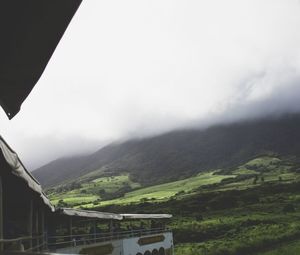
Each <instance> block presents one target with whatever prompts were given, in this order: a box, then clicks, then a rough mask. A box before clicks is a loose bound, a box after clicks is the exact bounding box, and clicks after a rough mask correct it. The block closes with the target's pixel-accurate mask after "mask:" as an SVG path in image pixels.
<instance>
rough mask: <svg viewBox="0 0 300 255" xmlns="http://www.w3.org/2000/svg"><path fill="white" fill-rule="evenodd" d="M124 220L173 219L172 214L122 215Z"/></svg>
mask: <svg viewBox="0 0 300 255" xmlns="http://www.w3.org/2000/svg"><path fill="white" fill-rule="evenodd" d="M121 216H123V218H124V219H171V218H172V215H171V214H121Z"/></svg>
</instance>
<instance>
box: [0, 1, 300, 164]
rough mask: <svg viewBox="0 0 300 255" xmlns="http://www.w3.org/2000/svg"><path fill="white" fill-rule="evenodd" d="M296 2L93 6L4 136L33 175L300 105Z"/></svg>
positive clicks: (87, 5) (299, 5)
mask: <svg viewBox="0 0 300 255" xmlns="http://www.w3.org/2000/svg"><path fill="white" fill-rule="evenodd" d="M299 81H300V2H299V1H298V0H263V1H262V0H247V1H246V0H226V1H224V0H218V1H217V0H206V1H205V0H194V1H193V0H180V1H176V0H168V1H166V0H149V1H145V0H135V1H132V0H128V1H123V0H118V1H117V0H110V1H101V0H85V1H83V3H82V5H81V6H80V8H79V10H78V12H77V13H76V15H75V17H74V19H73V21H72V22H71V24H70V26H69V28H68V30H67V31H66V33H65V35H64V37H63V39H62V40H61V42H60V44H59V46H58V47H57V49H56V51H55V53H54V55H53V57H52V59H51V61H50V62H49V65H48V67H47V68H46V70H45V72H44V74H43V76H42V78H41V79H40V80H39V82H38V83H37V85H36V87H35V88H34V90H33V92H32V93H31V94H30V96H29V97H28V98H27V100H26V101H25V103H24V104H23V106H22V109H21V112H20V113H19V114H18V115H17V116H16V117H15V118H14V119H13V120H12V121H9V120H8V119H7V118H6V116H5V114H4V112H3V111H2V110H1V111H0V122H1V126H0V133H1V134H2V136H4V138H5V139H6V140H7V141H8V143H10V144H11V146H12V147H13V148H14V149H15V150H16V151H17V152H18V153H19V155H20V157H21V159H22V160H23V161H24V162H25V164H26V165H27V166H28V167H29V168H30V169H32V168H35V167H37V166H39V165H41V164H43V163H46V162H47V161H49V160H52V159H55V158H58V157H60V156H63V155H70V154H73V153H81V152H89V151H93V150H95V149H97V148H99V147H100V146H102V145H104V144H105V143H108V142H109V141H114V140H117V139H124V138H127V137H134V136H143V135H152V134H156V133H161V132H165V131H169V130H172V129H175V128H182V127H186V126H191V125H198V126H199V127H201V126H203V125H206V124H207V123H214V122H220V121H227V120H236V119H239V118H248V117H255V116H261V115H265V114H269V113H276V112H285V111H298V110H299V108H300V104H299V103H298V101H299V99H300V83H299Z"/></svg>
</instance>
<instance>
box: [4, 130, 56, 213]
mask: <svg viewBox="0 0 300 255" xmlns="http://www.w3.org/2000/svg"><path fill="white" fill-rule="evenodd" d="M0 152H2V154H3V156H4V159H5V160H6V162H7V163H8V165H9V166H10V170H11V174H13V175H15V176H16V177H18V178H21V179H22V180H23V181H24V182H25V183H26V184H27V186H28V187H29V188H30V189H31V190H33V191H34V192H36V193H37V194H38V195H39V196H40V198H41V199H42V201H43V203H44V204H45V205H46V206H48V207H49V208H50V210H51V211H54V207H53V205H52V204H51V202H50V200H49V199H48V197H47V196H46V195H45V193H44V192H43V189H42V187H41V185H40V183H39V182H38V181H37V180H36V179H35V178H34V177H33V176H32V175H31V174H30V173H29V172H28V171H27V170H26V168H25V167H24V165H23V164H22V162H21V160H20V159H19V157H18V155H17V153H15V152H14V151H13V150H12V149H11V148H10V147H9V146H8V144H7V143H6V142H5V141H4V139H3V138H2V137H1V136H0ZM0 170H1V169H0Z"/></svg>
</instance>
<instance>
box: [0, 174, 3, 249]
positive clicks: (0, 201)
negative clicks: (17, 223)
mask: <svg viewBox="0 0 300 255" xmlns="http://www.w3.org/2000/svg"><path fill="white" fill-rule="evenodd" d="M3 237H4V236H3V188H2V178H1V176H0V240H1V239H3ZM2 251H3V243H1V242H0V253H1V252H2Z"/></svg>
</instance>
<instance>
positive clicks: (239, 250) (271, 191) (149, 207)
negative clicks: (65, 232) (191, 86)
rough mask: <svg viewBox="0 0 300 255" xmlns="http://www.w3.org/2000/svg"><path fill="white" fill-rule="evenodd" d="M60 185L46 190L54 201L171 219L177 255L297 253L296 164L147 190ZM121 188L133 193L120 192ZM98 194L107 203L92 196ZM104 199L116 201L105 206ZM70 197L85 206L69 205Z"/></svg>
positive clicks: (262, 165)
mask: <svg viewBox="0 0 300 255" xmlns="http://www.w3.org/2000/svg"><path fill="white" fill-rule="evenodd" d="M91 178H93V179H91ZM94 178H95V179H94ZM64 185H65V186H64ZM64 185H61V186H60V187H57V188H55V189H51V190H48V192H50V197H51V198H52V199H53V201H54V202H56V203H58V201H59V200H61V202H60V203H66V204H67V205H68V206H69V205H71V206H74V207H80V208H89V209H90V208H93V209H94V210H101V211H111V212H112V211H113V212H120V213H126V212H127V213H134V212H136V213H171V214H173V216H174V218H173V220H172V221H171V222H170V226H171V227H172V229H173V233H174V240H175V244H176V254H177V255H195V254H196V255H197V254H209V255H221V254H227V255H239V254H259V255H277V254H291V255H293V254H295V255H296V254H299V248H300V245H299V243H300V216H299V215H300V214H299V212H300V165H299V163H298V162H297V160H296V158H295V157H278V156H276V155H262V156H259V157H256V158H253V159H251V160H249V161H246V162H244V163H243V164H240V165H239V166H236V167H232V168H225V169H215V170H207V171H205V172H200V173H198V174H196V175H194V176H193V177H189V178H186V179H183V180H179V181H174V182H169V183H165V184H160V185H153V186H148V187H143V186H142V185H141V184H139V183H136V182H133V181H132V180H130V178H129V175H127V174H125V173H123V174H122V175H118V176H114V177H101V178H96V177H95V176H94V177H91V176H89V175H86V176H83V177H82V178H81V179H78V182H77V184H74V183H72V182H71V183H65V184H64ZM70 185H71V186H72V185H73V189H70ZM74 185H80V186H77V187H74ZM124 187H130V189H128V191H124V192H123V193H122V194H121V193H119V190H120V189H123V188H124ZM66 188H69V189H70V190H68V191H66V190H64V189H66ZM101 188H102V189H104V190H105V193H106V195H107V197H101V194H98V195H97V192H98V193H99V191H101ZM83 190H86V191H85V192H82V191H83ZM101 192H102V193H103V190H102V191H101ZM101 192H100V193H101ZM74 194H76V195H74ZM109 194H111V195H112V196H116V197H113V198H112V199H109ZM73 195H74V196H73ZM72 196H73V198H75V197H76V198H77V199H78V198H80V197H81V198H82V200H80V199H79V200H76V201H75V202H74V200H73V201H72ZM93 196H94V197H93ZM117 196H118V197H117ZM88 198H90V199H91V200H90V201H88ZM280 252H283V253H280Z"/></svg>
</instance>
